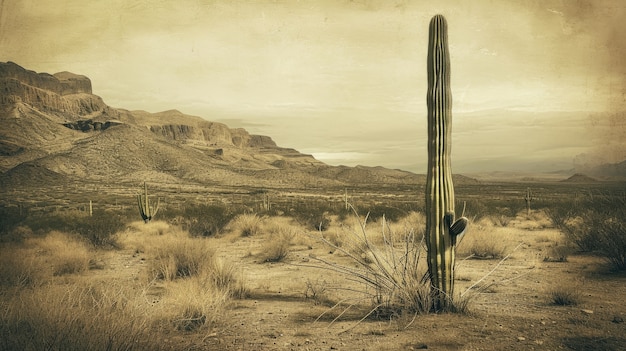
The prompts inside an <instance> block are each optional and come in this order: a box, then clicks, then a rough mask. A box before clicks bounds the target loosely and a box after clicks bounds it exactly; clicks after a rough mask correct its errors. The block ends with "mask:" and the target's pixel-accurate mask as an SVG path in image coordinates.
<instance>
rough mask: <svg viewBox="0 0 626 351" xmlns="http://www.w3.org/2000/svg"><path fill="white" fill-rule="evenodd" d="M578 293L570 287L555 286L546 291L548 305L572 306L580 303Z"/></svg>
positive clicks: (576, 289)
mask: <svg viewBox="0 0 626 351" xmlns="http://www.w3.org/2000/svg"><path fill="white" fill-rule="evenodd" d="M580 296H581V294H580V291H579V290H578V288H576V287H574V286H571V285H559V286H555V287H553V288H552V289H550V290H549V291H548V297H549V300H550V303H552V304H554V305H558V306H574V305H577V304H578V303H579V301H580Z"/></svg>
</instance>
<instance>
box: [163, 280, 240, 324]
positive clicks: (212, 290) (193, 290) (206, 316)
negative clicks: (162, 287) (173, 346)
mask: <svg viewBox="0 0 626 351" xmlns="http://www.w3.org/2000/svg"><path fill="white" fill-rule="evenodd" d="M230 295H231V291H230V290H228V289H225V288H219V287H217V286H216V285H215V284H214V281H213V279H212V277H210V275H203V276H197V277H193V278H190V279H181V280H178V281H176V282H173V283H171V284H168V286H167V292H166V294H165V296H164V297H163V301H162V303H163V304H164V305H167V306H170V307H169V308H168V311H167V314H166V316H165V318H166V319H167V320H169V321H171V323H172V324H173V326H174V328H175V329H176V330H181V331H187V332H190V331H202V330H210V329H211V328H212V327H213V326H215V324H216V323H218V322H219V321H221V320H222V319H223V316H224V313H225V307H226V306H227V303H228V301H229V298H230Z"/></svg>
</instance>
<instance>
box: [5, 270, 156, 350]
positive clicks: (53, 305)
mask: <svg viewBox="0 0 626 351" xmlns="http://www.w3.org/2000/svg"><path fill="white" fill-rule="evenodd" d="M132 293H133V292H132V291H131V289H129V288H128V287H126V286H122V285H120V286H111V284H110V282H106V283H86V284H84V285H83V284H81V285H80V286H75V285H73V286H71V287H69V289H68V287H67V286H65V285H58V286H57V285H51V286H49V287H47V288H46V289H23V290H20V291H19V292H16V293H15V295H13V296H8V297H7V298H6V299H2V300H1V301H0V309H1V310H2V311H3V313H2V314H0V340H2V341H1V344H0V347H1V348H3V349H6V350H131V349H158V348H159V345H157V344H156V343H154V342H151V341H150V339H149V335H150V333H148V330H147V329H148V326H149V318H150V317H149V316H147V314H146V313H145V312H146V310H145V306H143V305H142V303H141V301H136V300H134V299H132V298H131V296H132Z"/></svg>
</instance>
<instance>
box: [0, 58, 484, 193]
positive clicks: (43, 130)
mask: <svg viewBox="0 0 626 351" xmlns="http://www.w3.org/2000/svg"><path fill="white" fill-rule="evenodd" d="M456 179H457V180H458V181H461V182H463V181H467V182H473V181H474V180H472V179H470V178H466V177H462V176H457V177H456ZM143 181H147V182H151V183H172V184H183V183H184V184H202V185H211V184H214V185H225V186H239V187H252V188H306V187H333V186H346V185H351V186H358V185H376V184H379V185H399V184H403V185H410V184H421V183H423V182H424V176H423V175H417V174H414V173H411V172H406V171H402V170H392V169H385V168H382V167H365V166H356V167H347V166H330V165H327V164H324V163H322V162H320V161H318V160H316V159H315V158H314V157H313V156H311V155H307V154H303V153H300V152H298V151H297V150H294V149H290V148H285V147H281V146H278V145H276V143H275V142H274V141H273V140H272V138H271V137H269V136H263V135H253V134H250V133H248V132H247V131H246V130H244V129H242V128H229V127H228V126H227V125H225V124H223V123H217V122H210V121H208V120H206V119H204V118H201V117H197V116H190V115H186V114H183V113H181V112H179V111H177V110H169V111H163V112H159V113H149V112H146V111H129V110H126V109H122V108H113V107H111V106H108V105H107V104H106V103H105V102H104V101H103V99H102V98H100V97H99V96H97V95H94V94H93V92H92V86H91V81H90V79H89V78H88V77H86V76H83V75H77V74H73V73H70V72H60V73H55V74H52V75H51V74H47V73H37V72H34V71H30V70H27V69H25V68H23V67H21V66H19V65H18V64H16V63H13V62H6V63H0V185H2V186H3V187H5V189H6V188H10V187H19V186H29V185H32V184H34V183H35V184H44V185H45V184H46V183H49V184H63V183H64V182H102V183H112V182H114V183H119V184H122V183H132V184H137V182H143Z"/></svg>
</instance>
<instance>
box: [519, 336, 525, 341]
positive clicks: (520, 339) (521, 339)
mask: <svg viewBox="0 0 626 351" xmlns="http://www.w3.org/2000/svg"><path fill="white" fill-rule="evenodd" d="M525 340H526V338H525V337H523V336H518V337H517V341H525Z"/></svg>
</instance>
